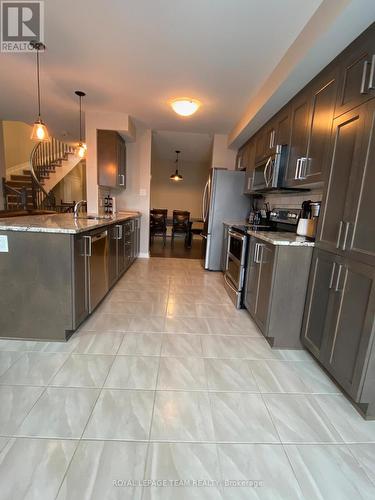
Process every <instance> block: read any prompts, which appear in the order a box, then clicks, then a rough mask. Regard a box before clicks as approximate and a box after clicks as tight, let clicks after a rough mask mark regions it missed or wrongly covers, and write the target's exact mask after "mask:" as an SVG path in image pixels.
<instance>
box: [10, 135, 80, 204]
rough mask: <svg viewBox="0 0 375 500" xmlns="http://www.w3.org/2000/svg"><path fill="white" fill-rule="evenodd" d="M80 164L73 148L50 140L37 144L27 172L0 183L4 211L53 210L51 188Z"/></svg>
mask: <svg viewBox="0 0 375 500" xmlns="http://www.w3.org/2000/svg"><path fill="white" fill-rule="evenodd" d="M79 161H81V158H79V157H78V156H76V155H75V153H74V147H73V146H71V145H69V144H66V143H64V142H61V141H58V140H57V139H55V138H52V139H51V140H50V141H49V142H40V143H38V144H36V146H35V147H34V149H33V151H32V153H31V156H30V169H29V170H23V171H22V173H17V174H12V175H11V176H10V178H9V180H6V181H5V180H3V190H4V199H5V208H6V209H7V210H17V209H20V208H23V209H39V210H42V209H49V210H51V209H52V210H53V209H55V208H56V200H55V197H54V195H53V192H52V188H53V187H54V186H55V185H56V184H57V183H58V182H60V180H61V179H62V178H63V177H64V176H65V175H66V174H67V173H68V172H69V171H70V170H72V168H74V166H76V165H77V163H79Z"/></svg>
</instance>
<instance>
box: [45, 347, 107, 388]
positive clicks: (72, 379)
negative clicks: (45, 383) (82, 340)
mask: <svg viewBox="0 0 375 500" xmlns="http://www.w3.org/2000/svg"><path fill="white" fill-rule="evenodd" d="M113 360H114V356H103V355H99V354H98V355H93V354H72V355H71V356H70V357H69V359H68V360H67V361H66V363H64V365H63V366H62V368H61V369H60V371H59V372H58V373H57V374H56V375H55V377H54V378H53V379H52V381H51V382H50V385H52V386H58V387H102V386H103V384H104V381H105V379H106V377H107V375H108V373H109V369H110V368H111V365H112V363H113Z"/></svg>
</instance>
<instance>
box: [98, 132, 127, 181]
mask: <svg viewBox="0 0 375 500" xmlns="http://www.w3.org/2000/svg"><path fill="white" fill-rule="evenodd" d="M97 160H98V184H99V186H103V187H109V188H122V189H125V188H126V144H125V141H124V139H123V138H122V137H121V136H120V134H119V133H118V132H116V131H115V130H98V131H97Z"/></svg>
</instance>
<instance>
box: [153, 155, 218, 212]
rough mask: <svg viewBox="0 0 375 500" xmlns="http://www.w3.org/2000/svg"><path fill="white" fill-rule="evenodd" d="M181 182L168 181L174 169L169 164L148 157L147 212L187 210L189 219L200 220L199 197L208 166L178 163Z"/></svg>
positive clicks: (172, 164)
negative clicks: (149, 188)
mask: <svg viewBox="0 0 375 500" xmlns="http://www.w3.org/2000/svg"><path fill="white" fill-rule="evenodd" d="M179 163H180V165H179V172H180V174H181V175H182V176H183V180H182V181H179V182H176V181H172V180H171V179H170V178H169V176H170V175H171V174H172V173H174V171H175V169H176V165H175V162H174V161H173V160H162V159H160V158H154V156H153V157H152V163H151V208H167V209H168V212H169V215H172V212H173V210H188V211H189V212H190V214H191V216H192V217H201V212H202V193H203V189H204V185H205V182H206V180H207V170H208V167H209V164H207V163H195V162H190V161H180V162H179Z"/></svg>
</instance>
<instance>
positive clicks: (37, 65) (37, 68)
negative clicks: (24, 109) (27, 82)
mask: <svg viewBox="0 0 375 500" xmlns="http://www.w3.org/2000/svg"><path fill="white" fill-rule="evenodd" d="M36 73H37V82H38V116H39V121H40V79H39V48H37V49H36Z"/></svg>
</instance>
